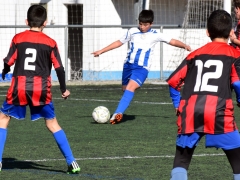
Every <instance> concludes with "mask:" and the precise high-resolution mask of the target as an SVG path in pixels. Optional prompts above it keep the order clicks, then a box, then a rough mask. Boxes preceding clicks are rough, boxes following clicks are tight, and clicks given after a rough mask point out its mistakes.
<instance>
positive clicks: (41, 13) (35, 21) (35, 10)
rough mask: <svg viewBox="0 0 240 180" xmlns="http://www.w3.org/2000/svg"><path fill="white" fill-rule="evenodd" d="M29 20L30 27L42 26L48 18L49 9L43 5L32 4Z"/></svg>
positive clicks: (28, 12)
mask: <svg viewBox="0 0 240 180" xmlns="http://www.w3.org/2000/svg"><path fill="white" fill-rule="evenodd" d="M27 20H28V25H29V26H30V27H41V26H42V25H43V23H44V21H46V20H47V11H46V9H45V8H44V7H43V6H41V5H32V6H31V7H30V8H29V9H28V11H27Z"/></svg>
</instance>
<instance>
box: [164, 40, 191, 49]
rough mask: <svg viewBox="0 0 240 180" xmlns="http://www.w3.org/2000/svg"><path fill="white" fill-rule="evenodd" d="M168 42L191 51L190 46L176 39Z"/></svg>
mask: <svg viewBox="0 0 240 180" xmlns="http://www.w3.org/2000/svg"><path fill="white" fill-rule="evenodd" d="M169 44H170V45H172V46H176V47H179V48H183V49H186V50H187V51H191V47H190V46H189V45H186V44H184V43H183V42H181V41H179V40H177V39H171V41H170V42H169Z"/></svg>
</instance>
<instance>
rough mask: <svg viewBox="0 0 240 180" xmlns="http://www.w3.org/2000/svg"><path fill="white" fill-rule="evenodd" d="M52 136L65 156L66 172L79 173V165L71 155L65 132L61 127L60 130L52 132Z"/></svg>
mask: <svg viewBox="0 0 240 180" xmlns="http://www.w3.org/2000/svg"><path fill="white" fill-rule="evenodd" d="M53 136H54V139H55V140H56V142H57V145H58V147H59V149H60V151H61V152H62V154H63V156H64V157H65V159H66V162H67V164H68V170H67V174H77V173H79V172H80V167H79V165H78V163H77V162H76V161H75V158H74V157H73V154H72V150H71V148H70V145H69V143H68V140H67V137H66V134H65V132H64V131H63V130H62V129H61V130H59V131H57V132H55V133H53Z"/></svg>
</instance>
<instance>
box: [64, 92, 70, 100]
mask: <svg viewBox="0 0 240 180" xmlns="http://www.w3.org/2000/svg"><path fill="white" fill-rule="evenodd" d="M69 95H70V91H69V90H66V91H65V92H64V93H62V98H64V99H67V98H68V96H69Z"/></svg>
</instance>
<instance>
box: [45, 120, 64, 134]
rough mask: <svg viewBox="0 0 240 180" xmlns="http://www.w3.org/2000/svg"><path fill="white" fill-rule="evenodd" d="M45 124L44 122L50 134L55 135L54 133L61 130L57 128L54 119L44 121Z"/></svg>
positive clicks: (57, 125)
mask: <svg viewBox="0 0 240 180" xmlns="http://www.w3.org/2000/svg"><path fill="white" fill-rule="evenodd" d="M45 122H46V126H47V128H48V130H49V131H50V132H52V133H55V132H57V131H59V130H61V127H60V126H59V124H58V122H57V119H56V118H54V119H47V120H45Z"/></svg>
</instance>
